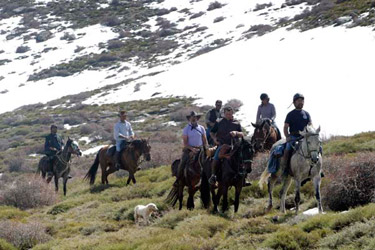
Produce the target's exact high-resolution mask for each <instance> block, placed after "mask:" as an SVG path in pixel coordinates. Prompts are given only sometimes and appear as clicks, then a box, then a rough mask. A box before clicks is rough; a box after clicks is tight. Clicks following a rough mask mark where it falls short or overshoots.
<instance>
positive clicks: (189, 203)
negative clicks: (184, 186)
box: [187, 187, 196, 210]
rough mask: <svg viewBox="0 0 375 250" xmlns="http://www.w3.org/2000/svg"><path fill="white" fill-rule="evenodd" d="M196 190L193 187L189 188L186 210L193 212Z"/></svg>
mask: <svg viewBox="0 0 375 250" xmlns="http://www.w3.org/2000/svg"><path fill="white" fill-rule="evenodd" d="M195 192H196V189H195V188H193V187H189V198H188V201H187V209H189V210H193V209H194V194H195Z"/></svg>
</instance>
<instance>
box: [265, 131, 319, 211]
mask: <svg viewBox="0 0 375 250" xmlns="http://www.w3.org/2000/svg"><path fill="white" fill-rule="evenodd" d="M319 132H320V127H319V128H318V129H316V130H315V129H314V128H313V127H312V126H307V127H305V129H304V130H303V131H301V132H300V134H301V136H302V140H301V141H300V142H299V146H298V148H297V150H296V151H295V152H294V153H293V155H292V158H291V160H290V169H289V171H285V168H286V166H280V168H279V170H278V171H277V172H276V173H275V174H271V173H269V172H268V169H267V168H266V169H265V170H264V172H263V174H262V176H261V178H260V181H259V186H260V188H263V185H264V184H265V183H266V182H267V186H268V195H269V202H268V208H267V209H268V210H270V209H272V189H273V187H274V185H275V182H276V181H277V179H278V178H279V177H280V176H282V189H281V191H280V203H281V204H280V210H281V212H283V213H285V198H286V194H287V192H288V189H289V186H290V184H291V182H292V179H293V180H294V183H295V191H296V196H295V200H294V201H295V206H296V213H298V210H299V202H300V188H301V183H302V182H306V181H307V180H312V181H313V184H314V190H315V197H316V199H317V203H318V209H319V213H322V212H323V209H322V204H321V199H320V182H321V169H322V155H321V153H320V148H321V140H320V137H319ZM282 143H285V139H282V140H279V141H278V142H277V143H275V145H274V146H273V147H275V146H277V145H280V144H282Z"/></svg>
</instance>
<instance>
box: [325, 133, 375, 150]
mask: <svg viewBox="0 0 375 250" xmlns="http://www.w3.org/2000/svg"><path fill="white" fill-rule="evenodd" d="M323 148H324V152H325V154H328V155H331V154H347V153H356V152H373V151H375V132H367V133H360V134H356V135H354V136H351V137H335V138H332V139H330V140H329V141H327V142H325V143H324V145H323Z"/></svg>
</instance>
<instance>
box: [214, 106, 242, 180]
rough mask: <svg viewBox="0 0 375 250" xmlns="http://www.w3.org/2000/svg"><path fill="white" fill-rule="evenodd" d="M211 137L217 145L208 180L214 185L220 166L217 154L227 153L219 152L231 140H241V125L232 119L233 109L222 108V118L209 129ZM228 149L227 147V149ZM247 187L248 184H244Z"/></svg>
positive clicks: (229, 143)
mask: <svg viewBox="0 0 375 250" xmlns="http://www.w3.org/2000/svg"><path fill="white" fill-rule="evenodd" d="M211 137H212V139H213V140H214V142H215V144H216V145H218V148H217V149H216V152H215V156H214V159H213V161H212V165H211V169H212V174H211V177H210V179H209V180H208V181H209V183H210V184H211V185H214V184H215V183H216V181H217V177H216V173H217V169H218V167H219V165H220V159H219V154H220V155H224V154H225V153H227V152H220V151H222V149H224V150H225V148H226V147H223V146H225V145H227V146H228V145H231V144H232V140H235V141H236V140H238V138H243V137H244V134H243V133H242V128H241V124H240V123H239V121H237V120H235V119H234V117H233V108H232V107H230V106H227V107H224V118H222V119H220V121H218V122H217V123H216V124H215V126H214V127H213V128H212V129H211ZM227 148H228V147H227ZM246 185H249V183H246Z"/></svg>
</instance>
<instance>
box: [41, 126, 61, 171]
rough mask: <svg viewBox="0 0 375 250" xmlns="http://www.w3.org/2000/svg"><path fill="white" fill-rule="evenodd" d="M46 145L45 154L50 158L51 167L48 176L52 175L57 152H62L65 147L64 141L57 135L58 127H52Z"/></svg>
mask: <svg viewBox="0 0 375 250" xmlns="http://www.w3.org/2000/svg"><path fill="white" fill-rule="evenodd" d="M45 139H46V140H45V143H44V153H45V154H46V155H47V156H48V157H49V160H50V166H49V169H48V171H47V172H48V175H52V171H53V169H52V164H53V159H54V156H55V155H56V154H57V152H59V151H61V150H62V149H63V146H64V141H63V140H62V138H61V137H60V136H59V135H58V134H57V126H56V125H51V133H50V134H49V135H47V136H46V138H45Z"/></svg>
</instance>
